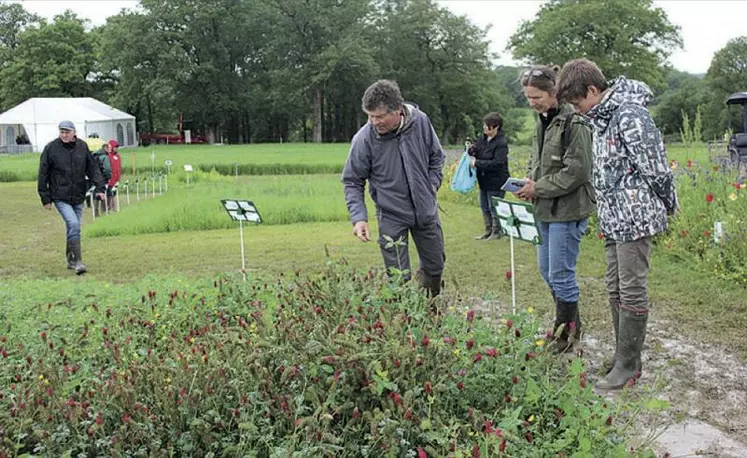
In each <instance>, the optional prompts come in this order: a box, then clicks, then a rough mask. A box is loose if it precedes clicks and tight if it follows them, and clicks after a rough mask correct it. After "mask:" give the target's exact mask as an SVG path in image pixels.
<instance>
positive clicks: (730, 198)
mask: <svg viewBox="0 0 747 458" xmlns="http://www.w3.org/2000/svg"><path fill="white" fill-rule="evenodd" d="M729 200H737V195H736V194H735V193H731V194H729Z"/></svg>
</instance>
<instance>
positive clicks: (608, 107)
mask: <svg viewBox="0 0 747 458" xmlns="http://www.w3.org/2000/svg"><path fill="white" fill-rule="evenodd" d="M653 96H654V93H653V92H652V91H651V89H650V88H649V87H648V85H647V84H646V83H644V82H641V81H636V80H629V79H627V78H626V77H624V76H619V77H617V78H616V79H614V80H612V81H610V84H609V89H607V93H606V94H605V96H604V98H603V99H602V101H601V102H599V104H597V105H595V106H594V107H593V108H592V109H591V110H589V112H588V113H586V116H588V117H589V118H590V120H591V122H592V124H594V126H595V127H597V128H599V129H601V130H604V129H606V128H607V124H609V121H610V119H612V115H613V114H614V113H615V112H616V111H617V110H618V109H619V108H620V107H621V106H622V105H625V104H633V105H640V106H642V107H644V108H645V107H647V106H648V103H649V102H650V101H651V99H652V98H653Z"/></svg>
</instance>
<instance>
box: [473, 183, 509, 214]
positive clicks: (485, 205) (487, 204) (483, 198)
mask: <svg viewBox="0 0 747 458" xmlns="http://www.w3.org/2000/svg"><path fill="white" fill-rule="evenodd" d="M505 195H506V191H485V190H484V189H480V190H479V194H478V196H479V197H480V210H482V214H483V215H487V214H490V215H491V216H492V217H493V218H498V215H496V214H495V207H493V197H499V198H501V199H503V196H505Z"/></svg>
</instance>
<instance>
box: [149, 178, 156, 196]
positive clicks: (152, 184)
mask: <svg viewBox="0 0 747 458" xmlns="http://www.w3.org/2000/svg"><path fill="white" fill-rule="evenodd" d="M150 187H151V189H152V190H153V198H154V199H155V198H156V176H155V175H153V177H152V178H151V182H150Z"/></svg>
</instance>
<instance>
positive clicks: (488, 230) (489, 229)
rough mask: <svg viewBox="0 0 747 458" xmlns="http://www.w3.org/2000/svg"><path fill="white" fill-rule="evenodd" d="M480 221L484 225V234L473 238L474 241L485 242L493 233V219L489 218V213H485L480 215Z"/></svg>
mask: <svg viewBox="0 0 747 458" xmlns="http://www.w3.org/2000/svg"><path fill="white" fill-rule="evenodd" d="M482 221H483V223H485V232H483V233H482V234H480V235H476V236H475V240H487V238H488V237H490V235H491V234H492V233H493V218H492V217H491V216H490V213H488V214H487V215H486V214H485V213H483V214H482Z"/></svg>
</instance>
